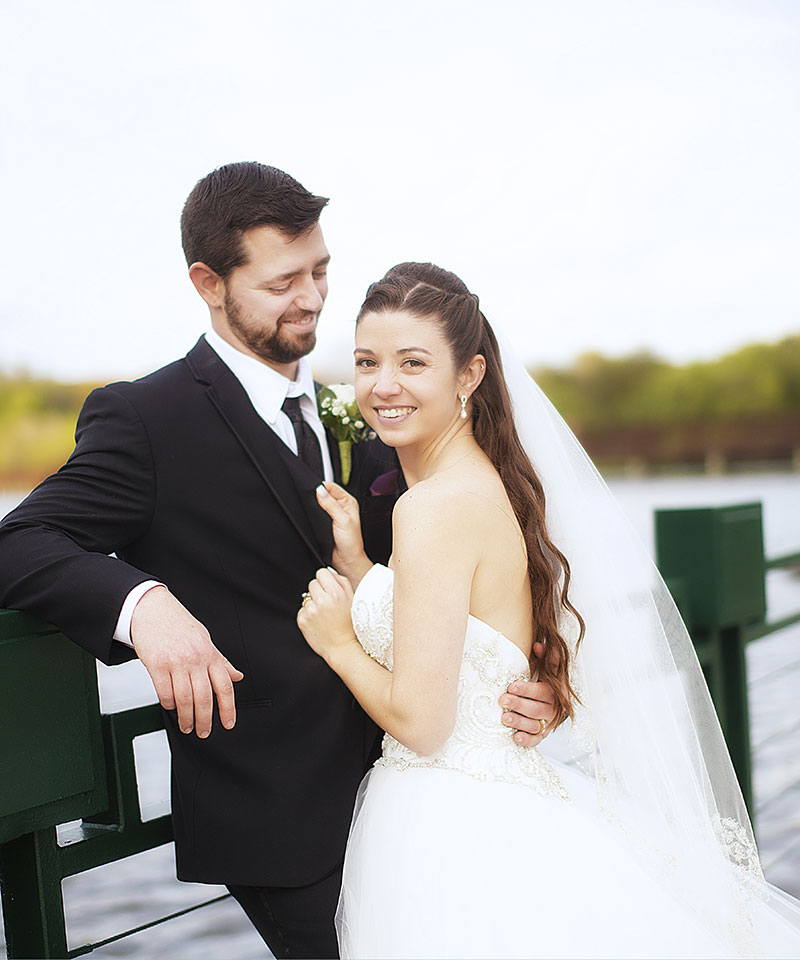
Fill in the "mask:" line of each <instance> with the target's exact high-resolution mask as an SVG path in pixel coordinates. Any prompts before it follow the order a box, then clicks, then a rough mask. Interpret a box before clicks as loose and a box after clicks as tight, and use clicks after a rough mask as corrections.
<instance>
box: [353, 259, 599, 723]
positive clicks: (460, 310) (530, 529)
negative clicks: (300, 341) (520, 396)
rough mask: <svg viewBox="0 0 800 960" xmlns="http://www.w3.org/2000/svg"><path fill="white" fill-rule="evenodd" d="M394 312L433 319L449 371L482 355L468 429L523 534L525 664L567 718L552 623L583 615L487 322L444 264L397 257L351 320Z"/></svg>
mask: <svg viewBox="0 0 800 960" xmlns="http://www.w3.org/2000/svg"><path fill="white" fill-rule="evenodd" d="M390 310H402V311H404V312H407V313H411V314H413V315H414V316H415V317H419V318H421V319H430V320H433V321H435V322H436V323H438V324H439V327H440V329H441V331H442V333H443V334H444V337H445V340H446V341H447V343H448V344H449V346H450V350H451V353H452V356H453V363H454V365H455V368H456V370H463V369H465V368H466V366H467V365H468V364H469V362H470V361H471V360H472V358H473V357H474V356H475V354H478V353H479V354H481V355H482V356H483V357H484V358H485V359H486V373H485V375H484V378H483V380H482V382H481V384H480V385H479V386H478V388H477V389H476V390H475V392H474V393H473V394H472V431H473V434H474V435H475V439H476V441H477V442H478V444H479V445H480V447H481V449H482V450H483V451H484V453H486V455H487V456H488V457H489V459H490V460H491V462H492V464H493V465H494V467H495V469H496V470H497V472H498V473H499V475H500V479H501V480H502V482H503V486H504V487H505V490H506V494H507V495H508V499H509V502H510V503H511V506H512V508H513V510H514V513H515V515H516V517H517V521H518V523H519V525H520V528H521V530H522V534H523V537H524V538H525V545H526V548H527V551H528V580H529V581H530V587H531V600H532V602H533V639H534V640H538V641H540V642H541V643H543V644H544V650H545V653H544V657H543V658H542V659H536V658H535V657H534V655H533V652H531V669H532V671H533V670H535V671H537V672H538V678H539V679H540V680H545V681H547V682H548V683H549V684H550V686H551V688H552V690H553V693H554V695H555V701H556V702H555V721H554V722H555V725H556V726H558V724H560V723H561V722H563V721H564V720H565V719H566V718H567V717H570V718H571V717H572V716H573V702H574V701H575V700H577V699H578V697H577V694H576V692H575V690H574V688H573V686H572V682H571V680H570V651H569V646H568V645H567V642H566V640H565V638H564V636H563V635H562V630H561V628H560V625H559V622H560V621H561V620H562V619H563V614H564V613H565V612H566V613H569V614H572V616H573V617H575V619H576V621H577V624H578V628H579V633H578V641H577V642H578V643H580V641H581V639H582V638H583V634H584V631H585V626H584V622H583V618H582V617H581V615H580V614H579V613H578V611H577V610H576V609H575V608H574V607H573V605H572V604H571V603H570V600H569V595H568V592H569V583H570V568H569V563H568V561H567V559H566V557H565V556H564V555H563V553H561V551H560V550H559V549H558V547H556V546H555V544H554V543H553V542H552V541H551V540H550V537H549V536H548V533H547V524H546V522H545V496H544V490H543V488H542V484H541V482H540V480H539V478H538V476H537V475H536V471H535V470H534V468H533V465H532V464H531V461H530V459H529V458H528V455H527V454H526V453H525V450H524V448H523V446H522V444H521V442H520V439H519V436H518V435H517V430H516V427H515V426H514V415H513V412H512V408H511V398H510V397H509V395H508V388H507V387H506V382H505V378H504V376H503V368H502V364H501V360H500V350H499V347H498V345H497V340H496V338H495V335H494V332H493V331H492V328H491V327H490V326H489V324H488V322H487V320H486V318H485V317H484V315H483V313H481V309H480V304H479V302H478V298H477V297H476V296H475V295H474V294H472V293H470V292H469V290H468V289H467V287H466V285H465V284H464V283H463V282H462V281H461V280H460V279H459V278H458V277H457V276H456V275H455V274H454V273H450V272H449V271H448V270H443V269H442V268H441V267H437V266H435V265H434V264H432V263H400V264H398V265H397V266H395V267H392V269H391V270H389V272H388V273H387V274H386V276H385V277H384V278H383V279H382V280H378V281H377V283H373V284H372V286H371V287H370V288H369V290H368V291H367V296H366V299H365V300H364V303H363V304H362V306H361V309H360V311H359V313H358V318H357V320H356V323H358V322H359V321H360V320H361V318H362V317H364V316H366V315H367V314H370V313H385V312H387V311H390Z"/></svg>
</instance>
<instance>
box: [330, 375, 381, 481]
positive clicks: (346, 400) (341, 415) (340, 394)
mask: <svg viewBox="0 0 800 960" xmlns="http://www.w3.org/2000/svg"><path fill="white" fill-rule="evenodd" d="M317 409H318V410H319V418H320V420H321V421H322V423H323V425H324V426H325V427H327V428H328V430H330V432H331V433H332V434H333V436H334V439H335V440H336V441H337V443H338V444H339V459H340V460H341V462H342V483H345V484H346V483H347V481H348V480H349V479H350V470H351V467H352V462H353V461H352V447H353V444H354V443H358V442H359V441H360V440H364V439H366V438H369V439H370V440H372V439H373V438H374V436H375V434H374V433H373V431H372V430H370V428H369V427H368V426H367V424H366V423H365V422H364V420H363V419H362V417H361V411H360V410H359V409H358V404H357V403H356V391H355V389H354V388H353V387H352V386H351V385H350V384H349V383H334V384H332V385H331V386H329V387H323V388H322V389H321V390H320V391H319V393H318V394H317Z"/></svg>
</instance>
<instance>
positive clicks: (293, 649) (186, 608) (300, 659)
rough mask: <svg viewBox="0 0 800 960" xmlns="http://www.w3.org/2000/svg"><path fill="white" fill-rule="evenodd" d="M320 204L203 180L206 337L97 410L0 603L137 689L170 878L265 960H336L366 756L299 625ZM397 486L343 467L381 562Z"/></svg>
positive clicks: (316, 455) (330, 472) (525, 723)
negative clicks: (154, 758)
mask: <svg viewBox="0 0 800 960" xmlns="http://www.w3.org/2000/svg"><path fill="white" fill-rule="evenodd" d="M326 203H327V200H326V199H325V198H322V197H316V196H314V195H313V194H311V193H309V192H308V191H307V190H305V188H304V187H302V186H301V185H300V184H299V183H297V181H295V180H294V179H292V178H291V177H290V176H288V175H287V174H285V173H283V172H282V171H280V170H277V169H275V168H274V167H267V166H263V165H261V164H257V163H235V164H229V165H227V166H224V167H221V168H220V169H218V170H215V171H214V172H212V173H210V174H209V175H208V176H207V177H205V178H204V179H202V180H201V181H200V182H199V183H198V184H197V185H196V186H195V188H194V190H193V191H192V193H191V194H190V196H189V198H188V200H187V201H186V205H185V207H184V211H183V216H182V220H181V228H182V242H183V248H184V252H185V254H186V259H187V262H188V264H189V277H190V279H191V281H192V283H193V284H194V286H195V288H196V289H197V291H198V293H199V294H200V296H201V297H202V298H203V300H204V301H205V302H206V304H207V306H208V308H209V312H210V317H211V329H210V331H209V332H208V333H207V334H206V335H205V336H204V337H201V338H200V340H199V341H198V343H197V344H196V345H195V346H194V347H193V348H192V350H190V351H189V353H188V354H187V356H186V357H184V358H183V359H181V360H178V361H176V362H175V363H173V364H170V365H169V366H167V367H165V368H163V369H161V370H158V371H156V372H155V373H153V374H150V375H149V376H147V377H144V378H142V379H141V380H138V381H136V382H134V383H117V384H111V385H110V386H107V387H103V388H101V389H99V390H95V391H94V392H93V393H92V394H91V395H90V396H89V397H88V398H87V400H86V403H85V405H84V408H83V410H82V412H81V415H80V418H79V420H78V426H77V429H76V447H75V451H74V452H73V454H72V455H71V457H70V458H69V460H68V461H67V463H66V464H65V465H64V466H63V467H62V468H61V470H59V471H58V473H56V474H54V475H53V476H52V477H50V478H48V479H47V480H46V481H45V482H44V483H43V484H41V485H40V486H39V487H38V488H37V489H36V490H35V491H34V492H33V493H32V494H31V495H30V496H29V497H28V498H27V499H26V500H25V501H24V502H23V503H22V504H21V505H20V506H19V507H18V508H17V509H16V510H14V511H13V512H12V513H11V514H9V515H8V517H6V519H5V520H4V521H3V523H2V524H0V607H13V608H16V609H21V610H26V611H29V612H31V613H33V614H35V615H37V616H39V617H41V618H42V619H44V620H46V621H48V622H50V623H53V624H55V625H57V626H58V627H59V628H60V629H61V630H62V631H63V632H64V633H65V634H66V635H67V636H68V637H70V638H71V639H72V640H74V641H75V642H76V643H79V644H80V645H81V646H83V647H85V648H86V649H87V650H89V651H90V652H91V653H92V654H94V656H96V657H97V658H98V659H100V660H102V661H103V662H104V663H107V664H115V663H121V662H123V661H125V660H128V659H131V658H133V657H135V656H138V657H139V659H140V660H141V661H142V663H143V664H144V666H145V667H146V669H147V670H148V672H149V674H150V676H151V678H152V680H153V684H154V686H155V689H156V692H157V694H158V698H159V700H160V702H161V704H162V706H163V707H164V710H165V713H164V718H165V726H166V729H167V734H168V738H169V743H170V749H171V752H172V811H173V823H174V832H175V846H176V858H177V871H178V876H179V877H180V879H182V880H189V881H199V882H206V883H224V884H226V885H227V886H228V888H229V889H230V890H231V892H232V893H233V895H234V896H235V897H236V899H237V900H238V901H239V902H240V903H241V905H242V907H243V908H244V910H245V911H246V913H247V914H248V916H249V917H250V919H251V920H252V922H253V923H254V925H255V926H256V928H257V929H258V931H259V933H260V934H261V936H262V937H263V938H264V940H265V941H266V943H267V944H268V945H269V947H270V948H271V950H272V951H273V953H274V954H275V955H276V956H278V957H289V956H292V957H333V956H335V955H336V939H335V934H334V930H333V923H332V919H333V914H334V910H335V906H336V900H337V897H338V889H339V881H340V875H341V862H342V856H343V852H344V846H345V841H346V838H347V831H348V826H349V822H350V817H351V814H352V807H353V800H354V797H355V793H356V789H357V787H358V784H359V782H360V780H361V778H362V776H363V774H364V771H365V769H366V768H367V766H368V765H369V763H370V762H371V760H372V759H373V757H374V754H375V751H376V748H377V742H378V731H377V730H376V728H375V727H374V726H373V724H372V723H371V721H370V720H369V719H368V718H367V717H366V716H365V714H364V713H363V712H362V711H361V710H360V708H359V707H358V705H357V704H356V703H355V701H354V700H353V698H352V695H351V694H350V693H349V691H348V690H347V689H346V688H345V687H344V685H343V684H342V683H341V682H340V680H339V679H338V677H337V676H336V675H335V674H333V673H332V672H331V671H330V670H329V669H328V668H327V666H326V665H325V663H324V661H323V660H322V659H320V658H319V657H317V656H316V655H315V654H314V653H313V652H312V651H311V649H310V648H309V647H308V646H307V644H306V643H305V642H304V641H303V639H302V637H301V636H300V634H299V632H298V630H297V626H296V622H295V617H296V614H297V608H298V605H299V602H300V597H301V594H302V593H303V591H304V590H305V588H306V585H307V583H308V581H309V580H310V579H311V578H313V576H314V572H315V571H316V570H317V569H318V568H319V567H321V566H326V565H328V564H329V563H330V561H331V552H332V536H331V530H330V522H329V520H328V519H327V517H326V516H325V514H324V513H323V511H322V510H321V509H320V507H319V506H318V504H317V502H316V497H315V494H314V490H315V487H316V486H317V485H318V484H319V482H320V480H321V479H322V478H323V477H325V478H327V479H335V480H339V479H340V477H339V460H338V451H337V445H336V443H335V442H334V441H333V440H332V439H331V438H330V437H329V436H327V435H326V433H325V431H324V429H323V427H322V425H321V423H320V420H319V417H318V415H317V412H316V403H315V387H314V382H313V378H312V376H311V372H310V367H309V365H308V361H307V359H306V358H307V354H308V353H310V352H311V350H312V349H313V347H314V344H315V336H316V334H315V331H316V324H317V320H318V316H319V312H320V310H321V309H322V305H323V302H324V300H325V296H326V294H327V279H326V268H327V263H328V259H329V255H328V251H327V249H326V247H325V242H324V239H323V236H322V232H321V229H320V226H319V216H320V213H321V211H322V209H323V207H324V206H325V204H326ZM396 466H397V462H396V459H395V458H394V455H393V452H392V451H390V450H389V449H387V448H385V447H383V446H382V445H381V444H380V443H379V442H377V441H374V442H364V443H362V444H360V445H358V446H357V447H356V448H355V449H354V455H353V470H352V475H351V479H350V483H349V485H348V486H349V489H350V491H351V492H352V493H353V494H354V495H355V496H356V497H357V498H358V499H359V502H360V504H361V509H362V524H363V529H364V538H365V545H366V549H367V553H368V554H369V555H370V556H371V557H372V558H373V559H374V560H377V561H380V560H383V561H385V560H386V559H387V557H388V553H389V550H390V540H391V529H390V517H391V507H392V505H393V502H394V499H395V496H394V495H392V494H388V495H380V494H372V493H371V492H370V488H371V487H373V485H374V484H375V481H376V480H377V479H378V478H379V477H380V478H383V477H384V475H385V474H387V473H388V472H389V471H391V470H393V469H395V468H396ZM384 488H385V480H382V482H381V483H378V484H377V485H375V486H374V489H375V490H379V489H384ZM112 552H113V553H115V554H116V556H115V557H110V556H109V554H110V553H112ZM521 686H522V688H523V689H522V690H520V691H519V692H520V693H522V694H524V698H522V697H516V696H511V695H509V697H510V709H511V710H512V711H514V713H513V718H512V715H509V714H508V713H506V714H504V722H508V723H509V725H511V726H514V727H517V728H519V729H520V730H522V731H526V733H525V734H524V736H525V739H526V740H527V742H531V743H533V742H536V740H537V737H536V736H535V734H536V731H537V730H539V729H540V724H539V722H538V719H535V718H539V717H543V718H544V719H546V720H549V719H550V718H551V717H552V710H551V708H550V705H549V703H547V702H546V701H547V691H546V689H545V690H544V691H543V690H542V685H538V684H522V685H521ZM537 696H538V697H540V698H542V699H540V700H534V699H533V698H534V697H537ZM543 700H544V702H543Z"/></svg>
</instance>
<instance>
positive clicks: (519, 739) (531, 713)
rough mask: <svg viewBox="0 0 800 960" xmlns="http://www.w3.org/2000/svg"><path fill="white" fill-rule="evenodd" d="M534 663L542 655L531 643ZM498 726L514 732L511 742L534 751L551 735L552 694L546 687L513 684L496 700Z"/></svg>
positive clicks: (533, 682) (534, 683)
mask: <svg viewBox="0 0 800 960" xmlns="http://www.w3.org/2000/svg"><path fill="white" fill-rule="evenodd" d="M533 653H534V656H535V657H536V658H537V659H541V658H542V656H543V655H544V647H543V646H542V644H541V643H538V642H537V643H534V645H533ZM500 706H501V707H502V708H503V717H502V722H503V724H504V725H505V726H506V727H510V728H511V729H512V730H514V742H515V743H518V744H520V745H521V746H523V747H535V746H536V745H537V744H539V743H541V742H542V740H544V738H545V737H546V736H547V735H548V734H549V733H550V732H551V731H552V726H551V724H552V723H553V720H554V719H555V715H556V714H555V706H554V698H553V691H552V689H551V688H550V685H549V684H547V683H542V682H539V681H536V680H515V681H514V683H512V684H510V685H509V687H508V690H507V692H506V693H504V694H503V695H502V696H501V697H500Z"/></svg>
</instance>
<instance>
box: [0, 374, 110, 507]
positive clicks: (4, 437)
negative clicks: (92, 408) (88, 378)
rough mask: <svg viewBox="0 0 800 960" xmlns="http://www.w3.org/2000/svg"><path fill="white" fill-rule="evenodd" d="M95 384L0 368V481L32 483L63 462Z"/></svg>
mask: <svg viewBox="0 0 800 960" xmlns="http://www.w3.org/2000/svg"><path fill="white" fill-rule="evenodd" d="M95 386H96V384H94V383H58V382H57V381H55V380H48V379H42V378H39V377H32V376H30V375H28V374H13V375H12V374H2V373H0V487H5V488H6V489H11V488H17V487H19V488H23V487H30V486H33V485H34V484H36V483H38V482H39V481H40V480H42V479H43V478H44V477H46V476H47V475H48V474H49V473H52V472H53V471H54V470H56V469H57V468H58V467H59V466H60V465H61V464H62V463H63V462H64V460H65V459H66V457H67V456H68V454H69V453H70V451H71V450H72V447H73V444H74V441H75V420H76V419H77V416H78V411H79V410H80V408H81V406H82V405H83V401H84V399H85V398H86V395H87V394H88V393H89V392H90V391H91V390H92V388H93V387H95Z"/></svg>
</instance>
